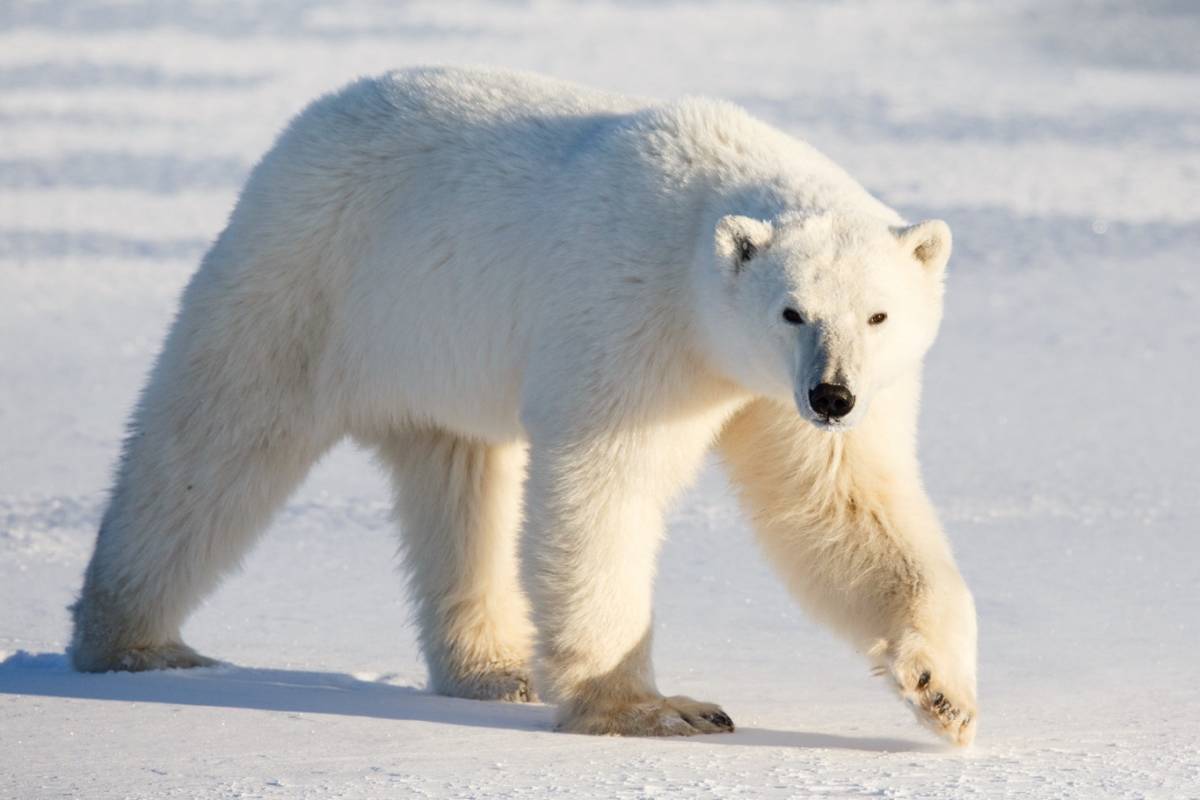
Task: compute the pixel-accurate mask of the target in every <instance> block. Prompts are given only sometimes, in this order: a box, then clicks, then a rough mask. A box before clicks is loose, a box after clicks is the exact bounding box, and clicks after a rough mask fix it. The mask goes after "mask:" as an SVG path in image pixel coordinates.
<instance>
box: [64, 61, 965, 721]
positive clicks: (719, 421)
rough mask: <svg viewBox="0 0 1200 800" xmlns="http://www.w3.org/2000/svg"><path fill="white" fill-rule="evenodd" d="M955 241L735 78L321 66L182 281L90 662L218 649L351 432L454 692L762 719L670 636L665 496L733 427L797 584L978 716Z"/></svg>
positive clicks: (828, 615) (869, 642)
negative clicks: (947, 321) (921, 449)
mask: <svg viewBox="0 0 1200 800" xmlns="http://www.w3.org/2000/svg"><path fill="white" fill-rule="evenodd" d="M950 246H951V242H950V232H949V230H948V228H947V226H946V225H945V224H944V223H942V222H940V221H927V222H922V223H919V224H915V225H909V224H906V223H905V222H904V221H903V220H902V219H901V218H900V217H899V216H898V215H897V214H896V212H894V211H892V210H891V209H889V208H888V207H886V206H885V205H883V204H882V203H880V202H879V201H877V200H875V199H874V198H872V197H871V196H870V195H869V194H868V193H867V192H866V191H865V190H864V189H863V188H862V187H861V186H860V185H859V184H858V183H856V182H855V181H854V180H853V179H852V178H850V177H849V176H848V175H847V174H846V173H844V172H843V171H842V170H841V169H840V168H838V167H837V166H836V165H834V164H833V163H832V162H830V161H829V160H827V159H826V158H825V157H823V156H822V155H820V154H819V153H818V152H816V151H815V150H814V149H813V148H811V147H810V146H808V145H806V144H804V143H803V142H800V141H797V140H796V139H794V138H791V137H789V136H787V135H785V134H783V133H781V132H779V131H777V130H775V129H773V128H771V127H769V126H767V125H766V124H764V123H762V122H759V121H757V120H755V119H753V118H752V117H750V116H749V115H747V114H746V113H744V112H743V111H741V110H739V109H738V108H736V107H734V106H732V105H729V104H727V103H722V102H714V101H710V100H703V99H686V100H682V101H678V102H671V103H665V104H656V103H651V102H646V101H642V100H638V99H632V98H626V97H621V96H615V95H610V94H605V93H601V92H597V91H591V90H586V89H583V88H580V87H576V86H573V85H569V84H565V83H560V82H556V81H552V80H548V79H544V78H539V77H535V76H530V75H524V74H516V73H508V72H497V71H487V70H473V69H443V68H428V69H414V70H408V71H399V72H394V73H390V74H388V75H385V76H383V77H380V78H375V79H365V80H360V81H358V82H356V83H354V84H352V85H350V86H349V87H347V88H345V89H343V90H341V91H339V92H337V93H335V94H332V95H329V96H326V97H324V98H321V99H319V100H317V101H316V102H315V103H313V104H312V105H311V106H310V107H309V108H308V109H307V110H306V111H304V112H303V113H302V114H300V116H299V117H298V118H297V119H295V120H294V121H293V122H292V123H291V125H290V126H289V127H288V128H287V130H286V131H285V132H284V133H283V134H282V135H281V137H280V139H279V140H278V142H277V143H276V144H275V146H274V147H273V149H272V150H271V151H270V152H269V153H268V154H267V155H266V156H265V157H264V159H263V160H262V162H261V163H260V164H258V165H257V167H256V168H255V169H254V171H253V173H252V174H251V176H250V178H249V180H248V182H247V184H246V186H245V189H244V190H243V192H242V194H241V197H240V198H239V200H238V203H237V207H236V209H235V210H234V212H233V215H232V217H231V219H230V221H229V223H228V226H227V227H226V229H225V230H224V231H223V232H222V233H221V235H220V237H219V238H218V239H217V241H216V242H215V243H214V245H213V246H212V248H211V250H210V251H209V252H208V254H207V255H206V256H205V258H204V260H203V263H202V264H201V266H200V268H199V270H198V271H197V273H196V275H195V276H194V278H193V279H192V281H191V282H190V284H189V285H188V287H187V289H186V290H185V292H184V294H183V298H182V303H181V308H180V311H179V315H178V318H177V319H176V320H175V322H174V325H173V327H172V328H171V331H170V333H169V335H168V337H167V339H166V342H165V345H164V347H163V350H162V354H161V356H160V357H159V359H158V361H157V363H156V365H155V367H154V370H153V372H152V374H151V377H150V379H149V381H148V385H147V386H146V387H145V389H144V392H143V394H142V396H141V399H140V402H139V404H138V406H137V409H136V411H135V413H134V415H133V419H132V422H131V424H130V431H129V436H128V439H127V441H126V444H125V448H124V452H123V456H122V459H121V461H120V465H119V468H118V472H117V476H116V480H115V486H114V488H113V491H112V495H111V499H110V503H109V506H108V508H107V511H106V513H105V514H104V517H103V520H102V523H101V525H100V530H99V534H98V537H97V541H96V547H95V553H94V555H93V557H92V560H91V563H90V564H89V566H88V568H87V572H86V576H85V579H84V585H83V588H82V591H81V594H80V597H79V599H78V601H77V603H76V604H75V605H74V606H73V607H72V611H73V615H74V623H75V629H74V636H73V640H72V644H71V657H72V660H73V663H74V665H75V666H76V668H78V669H80V670H86V671H103V670H144V669H159V668H170V667H192V666H198V665H205V664H211V663H213V662H212V661H211V660H210V659H207V658H205V657H203V656H201V655H200V654H198V653H196V652H195V651H194V650H192V649H190V648H189V647H187V646H186V645H185V644H184V643H183V641H182V639H181V637H180V627H181V625H182V623H183V621H184V620H185V618H186V617H187V615H188V613H189V612H190V611H192V610H193V609H194V608H195V607H196V605H197V603H198V602H199V601H200V600H201V599H202V598H203V597H204V596H205V595H206V594H208V593H209V592H211V591H212V590H213V589H214V588H215V587H216V585H217V584H218V582H219V581H220V579H221V577H222V576H223V575H225V574H226V573H228V572H229V571H230V570H231V569H232V568H233V567H234V566H235V565H236V564H237V563H238V560H239V558H240V557H241V556H242V555H243V554H244V553H245V552H246V551H247V549H248V548H249V547H250V546H251V544H252V543H253V542H254V540H255V538H256V537H257V536H258V535H259V533H260V532H261V531H262V530H263V528H264V526H265V525H266V523H267V522H268V520H269V518H270V517H271V515H272V513H273V512H274V511H275V510H276V508H277V507H278V506H279V505H280V503H281V502H282V501H283V500H284V499H285V498H286V497H287V496H288V493H289V492H290V491H291V490H292V489H293V488H294V487H295V486H296V485H297V483H298V482H299V481H300V480H301V479H302V478H303V477H304V476H305V474H306V472H307V471H308V470H309V468H310V466H311V465H312V464H313V463H314V461H316V460H317V459H318V457H320V456H321V455H322V454H323V453H324V452H325V451H326V450H327V449H328V448H330V447H331V446H332V445H333V444H334V443H335V442H337V441H339V440H340V439H343V438H344V437H353V439H355V440H357V441H358V442H360V443H362V444H364V445H365V446H367V447H369V448H371V449H372V450H374V452H376V453H377V454H378V457H379V459H380V461H381V462H382V463H383V464H384V465H385V466H386V467H387V468H388V469H389V470H390V472H391V474H392V477H393V479H394V483H395V494H396V507H397V514H398V517H399V522H400V526H399V527H400V529H401V534H402V540H403V549H404V553H405V560H406V563H407V566H408V571H409V575H410V581H411V592H412V597H413V599H414V604H415V606H416V613H417V615H418V622H419V627H420V641H421V645H422V648H423V652H424V655H425V658H426V660H427V662H428V665H429V673H430V684H431V688H432V689H433V690H435V691H437V692H440V693H443V694H447V695H454V696H458V697H468V698H483V699H500V700H529V699H532V698H533V697H534V696H535V695H534V689H533V687H534V686H536V689H537V692H538V694H539V695H540V696H541V697H543V698H545V699H547V700H549V701H551V702H553V703H556V704H557V705H558V720H559V724H560V727H561V728H562V729H565V730H567V731H575V732H584V733H595V734H627V735H672V734H695V733H712V732H719V731H728V730H732V729H733V723H732V721H731V720H730V718H729V716H728V715H727V714H726V713H725V712H724V711H722V710H721V709H720V708H719V707H718V706H716V705H713V704H711V703H703V702H698V701H696V700H692V699H690V698H687V697H681V696H675V697H670V696H664V695H663V694H662V693H660V692H659V690H658V688H657V685H656V682H655V680H654V677H653V671H652V668H651V663H650V650H651V646H650V638H651V636H650V633H651V584H652V580H653V575H654V570H655V558H656V552H657V550H658V547H659V542H660V539H661V538H662V534H663V513H664V509H665V507H666V506H667V505H668V504H669V503H670V502H671V500H672V498H674V497H675V496H676V495H677V494H678V492H679V491H680V489H681V488H682V487H684V486H685V485H687V484H688V482H689V481H690V480H691V479H692V478H693V476H694V475H695V473H696V472H697V469H698V467H699V465H700V463H701V461H702V459H703V457H704V454H705V453H706V451H708V450H709V449H710V447H712V446H713V445H714V444H715V446H716V448H717V449H718V450H719V452H720V454H721V456H722V457H723V458H724V460H725V462H726V463H727V465H728V468H729V474H730V477H731V479H732V481H733V483H734V485H735V486H736V487H737V489H738V491H739V492H740V495H741V497H742V499H743V500H744V502H745V507H746V509H747V511H748V513H749V514H750V516H751V517H752V518H753V521H754V523H755V526H756V528H757V531H758V536H759V537H760V538H761V540H762V544H763V546H764V548H765V550H766V552H767V554H768V555H769V556H770V558H771V560H772V561H773V563H774V564H775V566H776V567H777V568H778V569H779V571H780V572H781V573H782V575H783V577H784V579H785V580H786V581H787V583H788V585H789V586H790V587H791V588H792V590H794V592H795V594H796V595H797V596H798V598H799V599H800V600H801V601H802V602H803V603H804V604H806V605H807V606H808V608H809V609H811V610H812V611H813V612H814V613H816V614H817V615H819V616H820V617H822V618H823V619H825V620H826V621H828V623H829V624H831V625H832V626H833V627H834V628H835V629H836V630H838V631H840V632H841V633H843V634H844V635H845V636H847V637H848V638H849V639H850V641H851V642H852V643H853V644H854V645H856V646H858V647H859V648H860V649H861V650H862V651H863V652H864V653H866V654H867V655H868V656H869V658H870V659H871V661H872V662H873V663H874V664H875V666H876V668H877V670H878V671H879V672H880V674H883V675H886V676H889V677H890V680H891V682H892V683H894V685H895V687H896V690H897V691H898V693H899V694H900V695H901V696H902V697H903V698H904V699H906V700H908V701H909V702H910V704H911V705H912V706H913V707H914V709H915V710H916V712H917V714H918V716H919V717H920V718H921V719H922V720H923V721H924V722H926V723H927V724H928V725H930V726H931V727H932V728H934V729H935V730H936V731H938V732H940V733H941V734H942V735H943V736H945V737H947V738H948V739H949V740H951V741H954V742H957V743H967V742H969V741H970V740H971V739H972V737H973V735H974V732H975V729H976V727H977V723H976V720H977V714H976V701H975V671H976V668H975V662H976V656H975V649H976V644H975V640H976V630H975V612H974V607H973V603H972V599H971V595H970V593H969V592H968V590H967V588H966V586H965V584H964V582H963V580H962V578H961V577H960V575H959V572H958V570H957V568H956V567H955V563H954V560H953V558H952V556H951V553H950V549H949V547H948V545H947V542H946V539H945V537H944V535H943V534H942V532H941V529H940V527H939V524H938V520H937V516H936V514H935V512H934V510H933V508H932V506H931V504H930V502H929V500H928V499H927V498H926V495H925V493H924V492H923V490H922V487H921V481H920V474H919V467H918V463H917V458H916V448H915V425H916V417H917V403H918V394H919V383H920V371H921V363H922V359H923V356H924V354H925V352H926V350H927V349H928V348H929V346H930V344H931V343H932V342H933V340H934V336H935V333H936V331H937V329H938V326H939V321H940V318H941V309H942V293H943V290H942V286H943V270H944V267H945V265H946V261H947V258H948V257H949V254H950ZM518 534H519V535H518ZM531 670H534V673H533V675H534V677H533V678H531V677H530V676H531Z"/></svg>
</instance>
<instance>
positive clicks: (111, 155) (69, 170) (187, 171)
mask: <svg viewBox="0 0 1200 800" xmlns="http://www.w3.org/2000/svg"><path fill="white" fill-rule="evenodd" d="M249 171H250V165H249V164H247V163H245V162H244V161H242V160H241V159H238V158H229V157H225V156H207V157H203V158H187V157H184V156H177V155H172V154H146V153H129V152H119V151H105V150H96V151H83V152H71V153H65V154H63V155H60V156H58V157H54V158H17V159H4V160H0V186H3V187H5V188H8V189H45V188H52V187H61V186H71V187H75V188H80V189H95V188H106V189H140V190H142V191H145V192H155V193H159V194H174V193H176V192H179V191H181V190H183V189H235V188H237V187H238V186H240V185H241V184H242V181H244V180H245V178H246V174H247V173H248V172H249Z"/></svg>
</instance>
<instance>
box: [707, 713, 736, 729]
mask: <svg viewBox="0 0 1200 800" xmlns="http://www.w3.org/2000/svg"><path fill="white" fill-rule="evenodd" d="M700 717H701V719H706V720H708V721H709V722H711V723H712V724H713V725H719V726H720V727H722V728H729V729H730V730H733V720H732V719H730V718H729V715H728V714H726V713H725V712H724V711H714V712H712V713H711V714H701V715H700Z"/></svg>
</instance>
